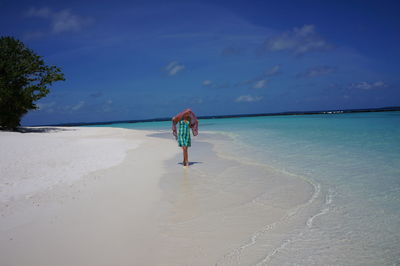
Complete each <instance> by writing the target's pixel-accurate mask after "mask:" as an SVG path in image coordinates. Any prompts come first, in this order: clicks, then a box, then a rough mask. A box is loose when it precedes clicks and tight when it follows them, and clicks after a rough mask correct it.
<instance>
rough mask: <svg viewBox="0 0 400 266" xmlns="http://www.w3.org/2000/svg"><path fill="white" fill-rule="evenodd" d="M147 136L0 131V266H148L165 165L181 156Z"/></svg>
mask: <svg viewBox="0 0 400 266" xmlns="http://www.w3.org/2000/svg"><path fill="white" fill-rule="evenodd" d="M148 133H149V132H146V131H134V130H125V129H115V128H66V130H65V131H58V132H55V131H52V132H49V133H10V132H0V158H1V159H0V168H1V175H0V178H1V179H0V185H1V191H0V198H1V200H2V201H1V203H0V214H1V216H0V253H1V254H0V265H7V266H11V265H32V266H33V265H44V266H45V265H128V264H126V263H128V262H132V261H135V262H140V261H146V262H148V261H149V259H148V257H149V256H148V253H147V252H148V251H149V248H151V246H150V245H151V244H150V243H149V244H148V245H146V241H147V240H148V239H154V237H155V236H154V234H155V233H156V231H155V228H156V224H155V222H156V220H157V219H156V218H157V217H154V216H155V215H156V213H158V212H156V211H154V208H158V204H156V203H157V202H158V201H159V200H160V190H159V188H158V182H159V178H160V176H161V175H162V174H163V173H164V172H165V171H164V169H163V165H164V164H163V162H164V161H165V160H166V159H169V158H172V157H173V156H175V155H176V153H177V152H179V150H178V149H177V147H176V143H175V142H174V141H173V140H172V139H171V140H167V139H158V138H151V137H146V134H148ZM132 252H134V253H133V254H134V255H133V256H132V257H131V256H127V254H132ZM121 254H124V256H121ZM142 257H143V258H142ZM129 265H131V264H129ZM137 265H143V264H137Z"/></svg>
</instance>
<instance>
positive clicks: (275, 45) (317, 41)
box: [264, 25, 332, 55]
mask: <svg viewBox="0 0 400 266" xmlns="http://www.w3.org/2000/svg"><path fill="white" fill-rule="evenodd" d="M264 45H265V46H264V48H265V49H266V50H268V51H290V52H292V53H294V54H297V55H301V54H305V53H308V52H312V51H324V50H328V49H330V48H331V47H332V45H331V44H329V43H328V42H327V41H325V40H324V39H323V38H322V37H321V36H319V35H318V34H317V33H316V31H315V26H314V25H304V26H303V27H301V28H294V29H293V30H291V31H288V32H284V33H282V34H280V35H278V36H275V37H273V38H270V39H268V40H267V41H266V42H265V44H264Z"/></svg>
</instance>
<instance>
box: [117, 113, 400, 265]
mask: <svg viewBox="0 0 400 266" xmlns="http://www.w3.org/2000/svg"><path fill="white" fill-rule="evenodd" d="M110 126H118V127H125V128H136V129H153V130H160V131H163V130H169V128H170V123H169V122H152V123H136V124H119V125H110ZM204 131H208V132H219V133H222V134H225V136H229V137H227V138H226V139H225V140H224V139H221V137H216V136H217V135H213V134H210V135H209V136H208V137H207V136H206V137H205V138H204V141H207V142H209V143H212V144H213V145H214V151H216V152H217V153H218V155H219V158H222V159H225V160H226V161H225V163H224V164H226V163H227V162H232V161H235V160H236V164H237V165H240V167H238V168H236V169H235V168H234V166H229V167H227V168H228V169H230V170H228V172H225V175H224V174H223V175H220V176H219V178H222V179H221V180H220V181H221V183H215V182H217V181H218V180H219V178H215V176H214V178H211V176H212V174H213V173H217V172H218V171H219V170H218V167H216V168H215V169H213V168H212V167H211V166H210V165H207V167H206V165H203V166H202V165H201V164H198V165H193V167H192V168H193V171H192V172H193V173H194V172H195V171H196V168H197V169H198V171H201V169H203V171H205V172H204V173H205V177H207V178H206V179H202V181H204V182H205V183H201V182H200V181H197V182H198V184H197V185H194V188H195V190H194V191H196V192H199V193H198V195H201V196H200V198H203V196H204V195H207V190H210V189H212V188H216V187H218V188H219V189H220V190H222V191H223V190H224V189H222V188H224V187H225V186H227V187H229V186H228V184H229V182H232V181H234V183H236V185H237V186H236V190H232V191H228V192H226V193H225V194H229V195H232V193H233V194H237V195H239V194H240V195H242V196H241V197H243V199H242V200H243V201H241V204H243V202H253V200H254V198H255V195H256V193H258V194H257V195H262V196H260V197H259V198H257V200H260V201H261V202H262V204H267V205H268V207H271V206H272V205H273V204H279V202H281V203H282V204H283V205H284V203H285V202H286V203H288V204H289V205H286V207H287V208H286V209H285V208H284V213H283V214H279V215H278V214H276V216H274V217H275V218H276V217H278V216H279V217H281V218H280V220H279V221H278V222H276V221H272V220H268V218H267V217H268V215H267V216H265V213H262V212H264V211H266V209H263V208H259V209H257V208H256V209H254V211H253V213H252V214H248V216H247V218H248V217H249V216H250V217H251V216H253V217H254V218H253V220H255V221H257V222H258V221H260V220H261V222H260V223H256V224H251V223H250V221H251V218H248V219H247V220H246V221H245V222H244V223H243V224H242V226H244V225H245V226H247V227H248V228H250V229H251V230H242V233H238V234H237V235H240V237H238V238H235V237H234V238H233V239H227V240H226V242H227V243H229V244H230V246H229V247H228V246H227V247H225V249H226V250H228V252H227V253H225V254H224V255H223V256H222V257H218V256H217V255H215V256H216V262H215V263H217V265H254V264H256V265H264V264H267V265H394V264H398V263H400V251H399V250H400V249H399V246H400V208H399V207H398V206H400V112H384V113H357V114H331V115H306V116H276V117H247V118H228V119H208V120H201V121H200V134H201V133H202V132H204ZM213 136H214V137H213ZM219 136H221V135H219ZM193 145H194V146H195V145H196V143H195V142H194V144H193ZM195 151H196V148H195V147H193V148H192V152H193V153H194V154H195ZM198 160H199V161H207V159H206V158H204V160H203V159H201V158H200V159H198ZM200 166H202V167H200ZM260 167H261V168H260ZM256 169H258V170H256ZM260 169H263V170H260ZM213 171H214V172H213ZM229 171H231V172H229ZM263 171H267V172H268V174H266V172H263ZM204 173H203V174H204ZM248 173H252V177H251V178H250V177H249V175H248ZM273 173H274V174H273ZM276 176H282V178H283V179H285V178H288V177H289V176H290V177H292V178H293V180H303V181H304V180H305V181H306V182H309V184H311V185H312V186H313V191H312V192H310V191H309V192H310V193H308V194H307V193H306V192H307V191H306V189H305V188H304V187H303V188H301V189H300V188H299V190H301V191H298V193H295V192H294V191H293V190H290V189H289V190H283V191H279V190H277V191H279V193H276V194H274V193H273V191H268V188H269V185H270V187H274V188H277V187H278V186H277V184H279V182H278V183H275V184H274V185H272V183H271V182H272V181H273V179H271V177H276ZM263 177H268V178H267V179H265V180H264V179H263ZM283 179H282V180H283ZM205 180H208V181H207V182H206V181H205ZM216 180H217V181H216ZM276 180H279V179H276ZM287 180H289V179H287ZM293 180H292V181H293ZM283 183H284V184H285V185H288V186H289V184H290V182H283ZM163 184H164V185H165V184H167V183H165V182H164V183H163ZM246 184H247V185H248V186H247V187H246ZM268 184H269V185H268ZM292 184H294V183H292ZM170 185H172V183H170ZM233 187H234V188H235V186H233ZM260 190H261V191H260ZM166 191H172V190H169V189H167V190H166ZM266 191H268V193H262V192H266ZM302 191H303V192H304V193H303V192H302ZM200 192H201V193H200ZM213 192H215V191H211V192H210V191H208V193H211V194H212V193H213ZM251 193H254V195H253V197H252V196H250V195H251ZM301 195H309V197H310V198H309V199H308V201H310V202H311V203H309V204H306V203H307V202H308V201H306V202H305V203H304V202H300V203H299V204H297V205H296V206H295V204H293V202H290V199H293V198H296V197H299V196H301ZM241 197H235V198H232V199H227V198H228V196H227V197H226V198H224V197H221V198H218V200H216V199H214V201H207V200H209V198H207V197H205V199H207V200H205V202H206V203H204V204H203V208H200V209H202V211H203V212H202V213H201V212H200V213H197V215H199V216H202V215H209V213H210V210H211V209H212V208H213V207H215V208H217V209H218V210H223V211H226V210H227V208H228V207H227V205H226V204H228V205H229V204H233V205H235V204H237V205H238V206H239V203H238V202H237V201H236V200H237V199H239V198H241ZM223 199H225V200H226V201H223ZM274 199H275V200H274ZM257 200H256V201H257ZM185 202H186V201H185ZM200 202H201V201H200ZM210 202H213V203H216V202H219V205H218V204H216V205H212V204H211V205H212V206H211V207H210ZM224 204H225V205H224ZM290 204H291V205H290ZM172 205H173V204H172ZM293 206H295V207H293ZM280 207H282V206H280ZM292 207H293V208H292ZM245 209H246V208H244V209H243V210H245ZM250 209H251V208H250ZM281 210H282V209H281ZM192 215H195V214H192ZM228 217H230V216H228ZM189 218H190V215H189V216H188V217H186V216H185V217H184V218H182V219H189ZM229 219H231V220H229V221H231V222H234V221H242V222H243V221H244V220H241V219H239V218H238V217H236V218H235V217H230V218H229ZM263 219H264V220H263ZM275 222H276V223H275ZM215 226H216V227H218V226H217V225H215ZM193 228H194V227H193ZM193 228H191V229H192V230H193ZM221 252H222V251H221ZM217 257H218V258H217Z"/></svg>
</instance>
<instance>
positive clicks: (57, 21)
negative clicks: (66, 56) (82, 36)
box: [25, 7, 92, 33]
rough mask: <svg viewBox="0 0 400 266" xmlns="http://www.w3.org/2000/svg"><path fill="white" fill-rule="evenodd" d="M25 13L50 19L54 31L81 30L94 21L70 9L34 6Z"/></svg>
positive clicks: (33, 16)
mask: <svg viewBox="0 0 400 266" xmlns="http://www.w3.org/2000/svg"><path fill="white" fill-rule="evenodd" d="M25 14H26V16H27V17H31V18H42V19H47V20H50V24H51V31H52V33H62V32H68V31H79V30H81V29H82V28H83V27H84V26H86V25H88V24H89V23H90V22H91V21H92V19H90V18H86V17H82V16H79V15H76V14H73V13H72V12H71V10H70V9H63V10H60V11H55V10H52V9H50V8H48V7H42V8H35V7H32V8H30V9H29V10H28V11H27V12H26V13H25Z"/></svg>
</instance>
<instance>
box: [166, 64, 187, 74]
mask: <svg viewBox="0 0 400 266" xmlns="http://www.w3.org/2000/svg"><path fill="white" fill-rule="evenodd" d="M184 69H185V65H183V64H181V63H179V62H177V61H172V62H170V63H169V64H168V65H167V66H165V68H164V70H165V71H166V72H167V73H168V75H169V76H174V75H176V74H178V73H179V72H181V71H182V70H184Z"/></svg>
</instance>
